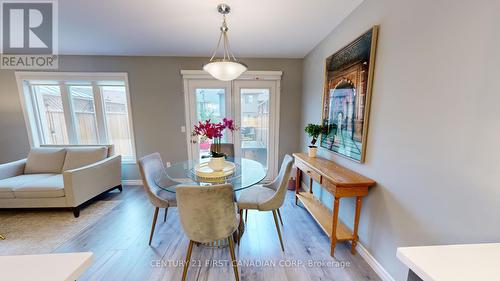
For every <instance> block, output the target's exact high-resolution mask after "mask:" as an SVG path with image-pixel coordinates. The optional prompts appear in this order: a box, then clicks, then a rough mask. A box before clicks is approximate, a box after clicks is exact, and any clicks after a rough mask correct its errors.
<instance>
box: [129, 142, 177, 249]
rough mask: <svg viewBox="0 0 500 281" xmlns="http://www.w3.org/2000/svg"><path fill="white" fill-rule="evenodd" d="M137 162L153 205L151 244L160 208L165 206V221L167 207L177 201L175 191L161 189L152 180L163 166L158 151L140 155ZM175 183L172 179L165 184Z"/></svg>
mask: <svg viewBox="0 0 500 281" xmlns="http://www.w3.org/2000/svg"><path fill="white" fill-rule="evenodd" d="M137 164H138V165H139V171H140V172H141V177H142V182H143V185H144V189H145V190H146V193H147V195H148V198H149V201H150V202H151V204H153V206H154V207H155V213H154V215H153V224H152V226H151V233H150V235H149V245H151V241H152V240H153V234H154V231H155V226H156V220H157V219H158V212H159V210H160V208H165V215H164V217H163V221H164V222H165V221H166V220H167V212H168V208H169V207H175V206H177V203H176V201H175V193H171V192H168V191H165V190H163V189H161V188H160V187H158V186H157V185H156V183H155V181H154V177H155V176H157V175H158V174H159V173H160V172H161V171H162V170H163V168H164V166H163V161H162V160H161V156H160V154H159V153H158V152H155V153H153V154H150V155H147V156H144V157H142V158H141V159H139V160H138V161H137ZM176 184H177V183H176V182H174V181H172V182H171V183H169V184H165V186H168V185H176Z"/></svg>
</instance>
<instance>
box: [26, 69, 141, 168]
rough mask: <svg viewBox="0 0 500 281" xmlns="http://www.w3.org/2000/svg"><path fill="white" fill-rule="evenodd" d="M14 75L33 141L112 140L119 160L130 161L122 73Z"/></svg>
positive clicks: (129, 126) (131, 147) (129, 130)
mask: <svg viewBox="0 0 500 281" xmlns="http://www.w3.org/2000/svg"><path fill="white" fill-rule="evenodd" d="M16 76H17V79H18V83H19V85H20V86H21V91H20V94H21V101H22V104H23V109H24V112H25V116H26V120H27V125H28V130H29V132H28V133H29V135H30V141H31V143H32V145H33V146H38V145H41V144H113V145H114V146H115V152H116V153H117V154H121V155H122V158H123V160H124V161H130V162H132V161H135V149H134V141H133V134H132V122H131V116H130V104H129V96H128V83H127V81H128V79H127V75H126V74H122V73H111V74H110V73H103V74H100V73H84V74H77V73H47V72H43V73H36V72H17V73H16Z"/></svg>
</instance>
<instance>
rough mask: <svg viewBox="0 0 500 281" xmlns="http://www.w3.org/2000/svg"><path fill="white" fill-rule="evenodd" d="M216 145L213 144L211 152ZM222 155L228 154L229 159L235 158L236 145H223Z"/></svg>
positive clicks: (221, 148)
mask: <svg viewBox="0 0 500 281" xmlns="http://www.w3.org/2000/svg"><path fill="white" fill-rule="evenodd" d="M214 146H215V144H213V143H212V145H211V146H210V150H214ZM218 152H221V153H224V154H226V156H227V157H234V144H232V143H221V144H220V151H218Z"/></svg>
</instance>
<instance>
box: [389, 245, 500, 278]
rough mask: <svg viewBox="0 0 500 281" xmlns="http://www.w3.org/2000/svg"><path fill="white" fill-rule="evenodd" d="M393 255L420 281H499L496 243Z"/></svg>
mask: <svg viewBox="0 0 500 281" xmlns="http://www.w3.org/2000/svg"><path fill="white" fill-rule="evenodd" d="M396 255H397V257H398V258H399V259H400V260H401V261H402V262H403V263H404V264H405V265H407V266H408V267H409V268H410V269H411V270H412V271H413V272H414V273H415V274H417V275H418V276H419V277H420V278H421V279H422V280H424V281H481V280H485V281H499V280H500V243H489V244H465V245H444V246H422V247H400V248H398V250H397V254H396Z"/></svg>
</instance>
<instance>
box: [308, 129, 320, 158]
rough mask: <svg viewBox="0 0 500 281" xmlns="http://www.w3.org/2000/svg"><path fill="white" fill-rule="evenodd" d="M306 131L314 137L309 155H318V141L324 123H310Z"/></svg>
mask: <svg viewBox="0 0 500 281" xmlns="http://www.w3.org/2000/svg"><path fill="white" fill-rule="evenodd" d="M304 131H305V132H306V133H307V134H308V135H309V136H310V137H311V138H312V139H311V145H310V146H309V151H308V155H309V157H316V153H317V152H318V147H317V146H316V142H317V141H318V137H319V135H321V133H322V132H323V125H317V124H308V125H307V126H306V128H305V129H304Z"/></svg>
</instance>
